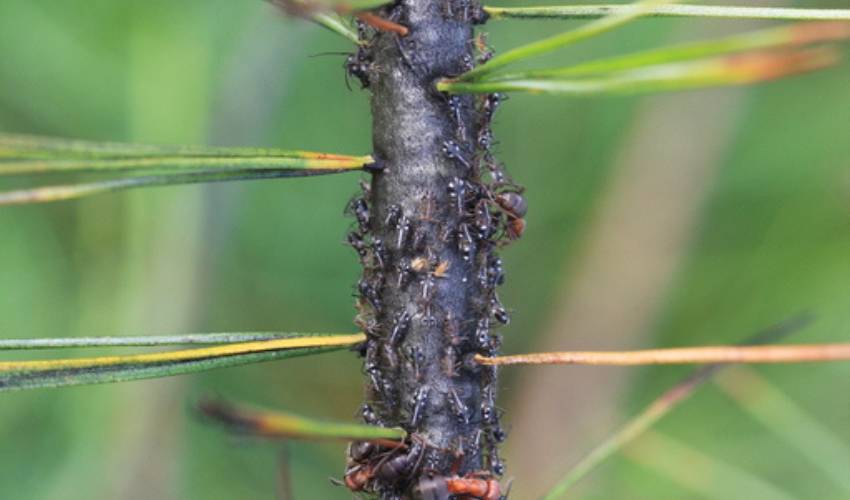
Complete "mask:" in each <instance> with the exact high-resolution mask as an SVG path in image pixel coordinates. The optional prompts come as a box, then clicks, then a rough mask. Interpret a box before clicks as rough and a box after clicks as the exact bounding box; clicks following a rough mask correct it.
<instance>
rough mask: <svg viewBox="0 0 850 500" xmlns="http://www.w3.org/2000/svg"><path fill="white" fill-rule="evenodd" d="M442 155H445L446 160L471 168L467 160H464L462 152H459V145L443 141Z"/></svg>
mask: <svg viewBox="0 0 850 500" xmlns="http://www.w3.org/2000/svg"><path fill="white" fill-rule="evenodd" d="M443 153H444V154H445V155H446V158H448V159H450V160H457V161H458V162H460V164H461V165H463V166H464V167H466V168H472V165H470V164H469V160H467V159H466V158H464V156H463V150H461V147H460V145H458V143H456V142H455V141H444V142H443Z"/></svg>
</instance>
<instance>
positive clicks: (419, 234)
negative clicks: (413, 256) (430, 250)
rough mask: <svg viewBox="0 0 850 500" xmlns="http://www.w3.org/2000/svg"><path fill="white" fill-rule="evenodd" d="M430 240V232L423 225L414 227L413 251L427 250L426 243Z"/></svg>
mask: <svg viewBox="0 0 850 500" xmlns="http://www.w3.org/2000/svg"><path fill="white" fill-rule="evenodd" d="M427 240H428V231H427V230H426V228H425V226H424V225H423V224H415V225H414V227H413V236H412V238H411V240H410V248H411V249H412V250H414V251H415V250H422V249H423V248H425V246H426V245H425V243H426V242H427Z"/></svg>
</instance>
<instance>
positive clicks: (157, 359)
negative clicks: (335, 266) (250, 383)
mask: <svg viewBox="0 0 850 500" xmlns="http://www.w3.org/2000/svg"><path fill="white" fill-rule="evenodd" d="M364 340H366V336H365V335H363V334H362V333H357V334H352V335H328V336H316V337H294V338H285V339H275V340H260V341H256V342H241V343H238V344H229V345H222V346H215V347H203V348H198V349H181V350H177V351H169V352H158V353H149V354H132V355H128V356H102V357H97V358H79V359H50V360H42V361H0V372H23V371H32V370H61V369H67V368H88V367H98V366H115V365H131V364H145V363H165V362H171V361H189V360H194V359H204V358H215V357H223V356H234V355H237V354H250V353H257V352H265V351H280V350H286V349H295V348H302V347H339V346H346V345H352V344H356V343H358V342H362V341H364Z"/></svg>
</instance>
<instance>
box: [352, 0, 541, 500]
mask: <svg viewBox="0 0 850 500" xmlns="http://www.w3.org/2000/svg"><path fill="white" fill-rule="evenodd" d="M446 5H447V6H448V7H447V8H450V9H452V11H451V13H450V14H451V15H452V16H454V17H455V18H456V17H458V16H461V17H465V18H466V19H468V18H469V16H474V15H476V14H475V12H477V11H475V9H474V8H473V6H472V2H471V1H469V0H458V1H455V2H452V1H447V2H446ZM399 10H400V9H394V10H389V11H388V12H386V14H388V18H389V19H391V20H392V15H393V14H394V13H397V12H399ZM361 30H364V31H363V33H361V36H363V37H364V38H365V37H366V36H368V35H369V34H367V33H366V32H365V31H366V30H371V28H368V27H364V26H361ZM370 38H371V36H370ZM396 44H397V46H398V51H399V53H400V55H401V57H402V59H403V60H404V62H405V64H407V66H408V67H411V68H412V67H413V66H415V64H413V63H415V61H414V60H413V59H411V57H410V55H409V54H406V52H405V46H404V45H403V44H404V42H403V41H400V40H399V39H398V38H397V37H396ZM475 48H476V49H477V62H479V63H480V62H482V61H484V60H486V59H487V58H489V57H490V56H489V51H488V50H487V48H486V43H485V42H484V40H483V38H481V37H478V38H476V40H475ZM475 62H476V60H475V58H473V57H470V58H469V61H464V64H463V65H464V66H465V67H464V71H466V70H467V69H470V68H471V67H473V66H474V64H475ZM373 64H374V62H373V61H372V59H371V54H370V50H369V47H368V44H363V45H361V46H360V47H359V48H358V51H357V53H356V54H354V55H352V56H350V57H349V58H348V60H347V62H346V69H347V72H348V74H349V76H353V77H355V78H357V79H358V80H359V81H360V82H361V84H362V86H363V87H369V86H370V84H371V83H373V82H370V75H371V74H372V72H373V70H374V67H373ZM435 92H436V91H435ZM440 99H441V100H442V102H443V103H444V106H445V113H446V115H447V116H448V117H449V119H450V122H451V123H452V124H453V130H452V131H451V133H448V134H447V135H446V137H444V140H443V142H442V144H441V145H442V154H443V155H444V158H445V160H448V162H449V163H450V164H453V165H454V167H453V170H454V171H455V172H457V173H456V174H455V175H452V176H450V177H448V178H446V179H444V181H443V185H444V191H442V192H436V191H427V192H425V193H424V194H422V193H420V195H421V199H420V200H419V201H418V202H417V203H418V206H417V207H413V209H411V207H410V206H407V207H406V209H405V207H402V206H400V205H390V206H389V207H385V208H384V209H383V210H382V211H381V213H380V214H378V213H376V211H375V209H374V207H372V206H370V201H371V200H372V199H373V192H372V189H373V186H372V185H370V184H367V183H362V184H361V189H362V193H361V194H360V195H358V196H357V197H355V198H354V199H352V200H351V201H350V202H349V204H348V207H347V210H346V212H347V213H348V214H349V215H351V216H353V217H354V218H355V220H356V225H355V226H354V227H353V229H352V230H351V231H350V232H349V234H348V236H347V241H348V243H349V244H350V245H351V246H352V247H353V248H354V250H355V251H356V252H357V254H358V256H359V258H360V262H361V264H362V266H363V268H364V273H363V277H362V278H361V280H360V281H359V282H358V284H357V297H358V300H357V308H358V316H357V319H356V322H357V324H358V326H359V327H360V328H361V329H362V330H363V331H364V332H365V333H366V335H367V342H365V343H364V344H363V345H362V346H361V351H360V352H361V354H362V355H363V356H364V357H365V362H364V372H365V374H366V376H367V380H368V384H367V400H368V402H367V403H366V404H365V405H364V406H363V407H362V411H361V416H362V417H363V419H364V421H365V422H367V423H369V424H373V425H380V426H402V427H404V428H405V429H406V430H407V431H408V433H409V435H410V436H411V437H410V438H409V439H408V440H407V441H406V442H403V443H399V444H397V445H393V444H391V443H383V444H375V443H366V442H358V443H354V444H352V446H351V447H350V449H349V459H348V467H347V470H346V474H345V479H344V483H345V485H346V486H347V487H348V488H350V489H351V490H352V491H365V492H381V493H382V494H384V493H387V492H401V491H414V492H415V496H416V497H417V498H429V499H445V498H450V497H453V496H455V497H459V498H480V499H486V500H495V499H498V498H500V497H501V493H500V488H499V484H498V481H497V480H496V479H495V477H497V476H501V475H502V474H503V473H504V466H503V464H502V461H501V459H500V458H499V455H498V447H499V444H500V443H501V442H502V441H504V439H505V432H504V430H503V429H502V428H501V426H500V423H499V420H500V410H499V409H498V408H497V406H496V382H497V373H496V369H495V367H484V366H481V365H479V364H478V363H476V362H475V361H474V359H473V358H474V356H475V355H476V354H483V355H487V356H492V355H495V354H497V353H498V350H499V347H500V344H501V337H500V336H499V335H497V334H495V333H493V331H492V330H493V329H494V328H495V327H497V326H499V325H505V324H507V323H508V322H509V321H510V316H509V314H508V312H507V310H506V309H505V308H504V306H503V305H502V304H501V302H500V300H499V297H498V294H497V293H496V288H497V287H498V286H500V285H501V284H502V283H504V280H505V274H504V269H503V266H502V261H501V259H500V258H499V256H498V255H497V253H496V250H497V249H498V248H499V247H501V246H503V245H505V244H507V243H509V242H511V241H513V240H515V239H517V238H519V237H520V236H521V235H522V233H523V231H524V229H525V219H524V217H525V214H526V211H527V204H526V201H525V198H524V197H523V196H522V189H521V188H520V187H519V186H517V185H516V184H514V183H513V182H512V181H511V180H510V178H509V177H508V176H507V175H506V173H505V172H504V170H503V167H502V165H501V164H500V163H499V162H498V161H497V160H496V159H495V157H494V156H493V154H492V148H493V146H494V142H493V139H492V137H493V136H492V131H491V127H490V125H491V122H492V119H493V115H494V114H495V112H496V110H497V108H498V107H499V104H500V103H501V102H502V99H503V97H502V96H501V95H499V94H490V95H486V96H483V97H481V98H476V99H477V100H473V99H471V98H460V97H456V96H450V95H443V96H441V97H440ZM470 117H473V119H472V121H471V120H470ZM445 160H444V161H445ZM429 189H430V188H429ZM461 276H462V282H457V281H453V280H454V279H455V278H458V277H461ZM458 284H460V285H461V288H464V289H468V290H470V293H469V294H468V296H464V297H463V298H462V300H466V301H468V302H469V303H470V304H471V307H468V308H466V309H465V310H466V311H467V312H466V313H465V314H466V315H467V317H456V315H455V316H453V315H452V312H451V310H452V309H453V308H452V307H451V306H449V305H447V304H448V303H447V301H451V300H455V299H454V298H453V297H454V296H453V295H451V293H452V292H450V291H449V290H450V289H451V287H452V286H454V287H455V288H457V286H458ZM414 331H416V332H419V333H421V332H426V333H427V335H436V336H438V337H439V338H441V339H442V340H440V341H439V342H438V343H439V345H440V346H441V347H440V350H439V352H435V351H434V350H433V349H431V351H429V352H427V353H426V352H424V351H423V349H425V350H426V351H427V350H428V349H429V347H424V348H420V347H419V346H418V345H417V343H416V342H406V339H408V338H409V337H410V336H411V335H413V333H412V332H414ZM429 345H431V346H433V345H434V344H433V343H432V344H429ZM437 364H439V368H435V366H436V365H437ZM435 369H438V370H439V371H438V372H435V371H434V370H435ZM400 378H405V379H412V380H413V381H414V383H413V385H412V386H410V385H408V386H406V387H405V388H404V389H403V390H404V393H402V392H401V390H400V388H399V385H400V384H399V379H400ZM435 379H439V380H440V382H439V383H436V382H435ZM446 381H448V382H446ZM452 381H456V382H452ZM470 381H472V382H470ZM470 383H472V384H473V386H474V387H473V386H470V385H469V384H470ZM471 401H475V405H471V404H470V402H471ZM433 414H441V415H444V414H447V415H448V416H449V418H455V421H456V422H457V424H458V426H459V427H458V428H459V429H469V432H468V433H463V432H461V433H459V434H458V435H457V436H456V437H455V438H454V440H453V441H452V443H451V444H449V445H447V444H446V443H443V446H442V447H440V446H437V445H435V444H433V443H431V442H429V441H428V440H427V439H426V437H425V434H424V433H423V432H422V431H423V430H424V428H423V425H427V424H425V419H427V418H429V416H430V415H433ZM452 415H453V417H452ZM482 456H484V457H485V459H483V461H482V460H481V459H480V458H478V457H482ZM447 457H448V458H447ZM447 460H448V463H449V464H450V467H448V468H447V467H446V463H447ZM482 466H483V468H484V469H485V470H483V471H480V470H478V469H480V468H482ZM447 469H451V473H449V474H446V473H443V474H439V473H437V472H436V471H440V470H442V471H445V470H447ZM413 478H419V479H418V480H417V482H415V484H414V483H413V482H412V479H413ZM388 488H389V490H388ZM411 488H412V490H411ZM390 497H392V498H395V494H391V495H390Z"/></svg>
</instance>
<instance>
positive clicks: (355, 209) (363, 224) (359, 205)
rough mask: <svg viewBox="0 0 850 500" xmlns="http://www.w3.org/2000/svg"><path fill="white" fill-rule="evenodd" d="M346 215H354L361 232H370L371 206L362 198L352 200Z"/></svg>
mask: <svg viewBox="0 0 850 500" xmlns="http://www.w3.org/2000/svg"><path fill="white" fill-rule="evenodd" d="M345 212H346V214H351V215H354V217H355V218H356V219H357V226H358V227H359V228H360V231H361V232H364V233H365V232H368V231H369V205H368V203H366V200H365V199H364V198H362V197H357V198H354V199H352V200H351V201H350V202H349V203H348V206H347V207H346V210H345Z"/></svg>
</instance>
